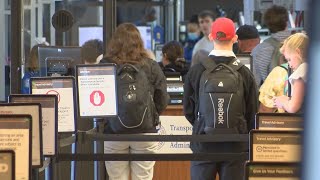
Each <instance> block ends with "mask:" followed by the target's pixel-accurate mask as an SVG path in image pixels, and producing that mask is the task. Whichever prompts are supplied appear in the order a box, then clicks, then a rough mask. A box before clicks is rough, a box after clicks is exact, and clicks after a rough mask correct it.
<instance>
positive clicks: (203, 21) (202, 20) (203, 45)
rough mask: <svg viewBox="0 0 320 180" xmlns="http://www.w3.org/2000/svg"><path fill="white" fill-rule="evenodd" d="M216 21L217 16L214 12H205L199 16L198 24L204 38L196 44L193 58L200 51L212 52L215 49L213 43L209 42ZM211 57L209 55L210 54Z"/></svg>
mask: <svg viewBox="0 0 320 180" xmlns="http://www.w3.org/2000/svg"><path fill="white" fill-rule="evenodd" d="M214 20H215V15H214V13H213V12H212V11H209V10H205V11H202V12H200V14H199V15H198V23H199V27H200V30H201V32H202V33H203V37H202V38H201V39H200V40H199V41H198V42H197V43H196V44H195V46H194V48H193V51H192V56H194V55H195V54H196V53H197V52H198V51H199V50H200V49H203V50H206V51H208V52H210V51H211V50H212V49H213V43H212V42H211V41H210V40H209V37H208V36H209V34H210V31H211V25H212V23H213V22H214ZM208 55H209V54H208Z"/></svg>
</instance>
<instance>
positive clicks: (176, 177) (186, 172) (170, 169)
mask: <svg viewBox="0 0 320 180" xmlns="http://www.w3.org/2000/svg"><path fill="white" fill-rule="evenodd" d="M164 179H165V180H190V161H157V162H156V165H155V167H154V175H153V180H164Z"/></svg>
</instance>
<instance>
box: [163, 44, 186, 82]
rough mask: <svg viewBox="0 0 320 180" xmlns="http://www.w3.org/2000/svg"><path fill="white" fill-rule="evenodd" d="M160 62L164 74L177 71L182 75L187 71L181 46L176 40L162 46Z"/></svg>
mask: <svg viewBox="0 0 320 180" xmlns="http://www.w3.org/2000/svg"><path fill="white" fill-rule="evenodd" d="M161 64H162V70H163V72H164V74H166V72H178V73H180V75H181V76H182V77H183V76H184V75H185V74H186V73H187V72H188V69H187V65H186V61H185V59H184V58H183V47H182V45H181V44H180V43H179V42H178V41H170V42H168V43H166V44H165V45H164V46H163V48H162V63H161Z"/></svg>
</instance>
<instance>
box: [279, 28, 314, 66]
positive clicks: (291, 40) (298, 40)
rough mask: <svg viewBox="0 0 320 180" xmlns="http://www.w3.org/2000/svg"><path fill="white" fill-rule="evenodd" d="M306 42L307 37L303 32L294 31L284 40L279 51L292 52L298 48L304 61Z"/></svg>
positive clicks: (307, 40)
mask: <svg viewBox="0 0 320 180" xmlns="http://www.w3.org/2000/svg"><path fill="white" fill-rule="evenodd" d="M308 42H309V38H308V36H307V35H306V34H305V33H295V34H293V35H291V36H289V37H288V38H287V39H286V40H285V41H284V43H283V46H282V47H281V48H280V52H281V53H282V54H283V53H284V51H285V50H287V51H288V50H289V51H290V52H293V51H296V50H297V49H299V50H300V52H301V61H302V62H305V59H306V53H307V52H306V51H307V46H308Z"/></svg>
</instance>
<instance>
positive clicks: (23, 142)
mask: <svg viewBox="0 0 320 180" xmlns="http://www.w3.org/2000/svg"><path fill="white" fill-rule="evenodd" d="M0 149H6V150H14V151H15V174H16V175H15V176H16V180H28V179H29V129H0Z"/></svg>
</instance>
